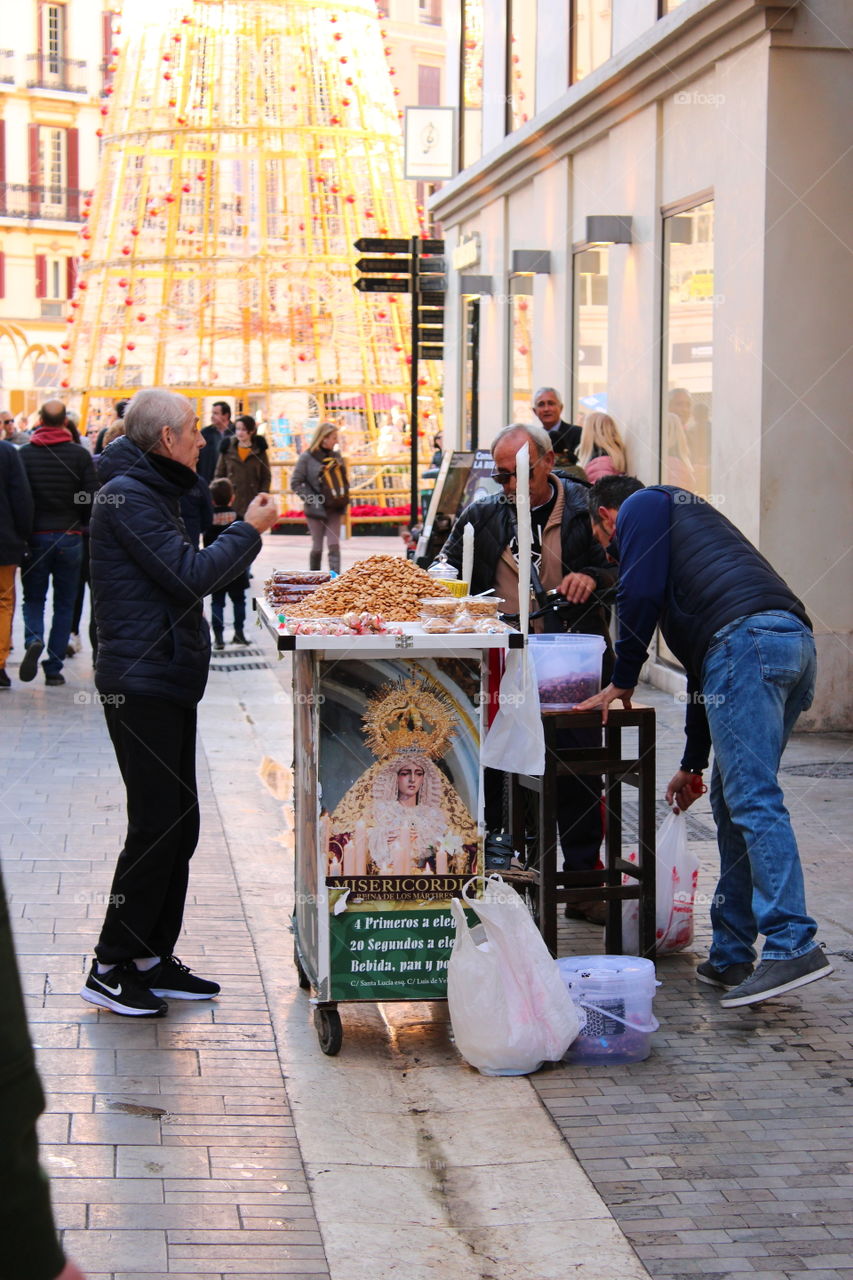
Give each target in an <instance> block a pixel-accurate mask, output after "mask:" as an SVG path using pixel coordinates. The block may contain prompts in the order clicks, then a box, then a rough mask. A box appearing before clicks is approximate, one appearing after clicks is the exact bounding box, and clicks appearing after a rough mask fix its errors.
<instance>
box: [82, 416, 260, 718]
mask: <svg viewBox="0 0 853 1280" xmlns="http://www.w3.org/2000/svg"><path fill="white" fill-rule="evenodd" d="M98 472H99V476H100V479H101V480H102V481H103V482H104V483H103V486H102V488H101V489H100V490H99V491H98V494H97V497H96V498H95V504H94V509H93V511H92V523H91V556H92V595H93V598H94V602H95V620H96V623H97V627H98V658H97V665H96V668H95V684H96V686H97V689H98V692H99V693H102V694H111V693H113V694H116V693H124V694H128V693H134V694H135V693H144V694H149V695H150V696H152V697H158V698H169V699H170V700H171V701H173V702H178V703H181V704H182V705H184V706H195V705H196V703H198V701H199V700H200V698H201V696H202V694H203V693H204V687H205V685H206V683H207V673H208V667H209V665H210V629H209V627H208V625H207V622H206V620H205V618H204V614H203V612H202V602H203V600H204V597H205V596H206V595H208V594H209V593H210V592H211V591H214V590H215V589H216V587H217V586H218V585H219V584H222V583H226V582H230V581H231V579H232V578H234V577H236V575H237V574H238V573H241V572H242V571H243V570H244V569H246V568H248V566H249V565H250V564H251V563H252V561H253V560H254V558H255V556H256V555H257V554H258V552H259V551H260V549H261V536H260V534H259V533H258V532H257V530H256V529H253V528H252V526H251V525H250V524H246V523H245V522H244V521H242V520H238V521H235V522H234V524H232V525H231V526H229V528H227V529H226V530H224V532H223V533H222V535H221V537H219V538H217V540H216V542H215V543H214V544H213V546H210V547H206V548H205V549H204V550H203V551H199V550H198V549H197V548H196V547H194V546H193V545H192V543H191V541H190V539H189V538H188V537H187V533H186V530H185V528H184V525H183V522H182V520H181V517H180V514H179V509H178V504H179V500H180V497H181V494H182V493H183V492H184V489H182V487H181V486H180V484H178V483H175V482H174V481H173V480H171V479H170V478H167V477H166V476H165V475H163V474H162V473H161V472H160V471H158V470H157V469H156V468H155V467H154V466H153V465H152V463H151V462H150V461H149V459H148V458H147V457H146V456H145V454H144V453H142V451H141V450H140V449H139V448H138V447H137V446H136V445H135V444H133V443H132V442H131V441H130V440H128V439H127V437H126V436H123V437H121V438H120V439H118V440H115V441H113V443H112V444H111V445H110V446H109V448H108V449H106V450H105V451H104V453H103V454H101V456H100V458H99V464H98Z"/></svg>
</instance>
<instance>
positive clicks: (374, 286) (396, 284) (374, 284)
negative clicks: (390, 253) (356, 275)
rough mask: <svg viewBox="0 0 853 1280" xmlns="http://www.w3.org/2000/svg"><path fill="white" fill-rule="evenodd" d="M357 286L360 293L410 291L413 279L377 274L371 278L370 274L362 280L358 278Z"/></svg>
mask: <svg viewBox="0 0 853 1280" xmlns="http://www.w3.org/2000/svg"><path fill="white" fill-rule="evenodd" d="M355 287H356V289H358V291H359V293H410V292H411V287H412V282H411V280H389V279H387V277H385V276H376V278H375V279H371V277H370V276H363V277H362V279H361V280H356V282H355Z"/></svg>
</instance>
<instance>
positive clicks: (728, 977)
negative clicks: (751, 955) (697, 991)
mask: <svg viewBox="0 0 853 1280" xmlns="http://www.w3.org/2000/svg"><path fill="white" fill-rule="evenodd" d="M754 968H755V966H754V965H753V964H752V963H751V962H750V961H748V960H744V961H742V962H741V963H740V964H730V965H727V966H726V968H725V969H717V968H716V967H715V966H714V965H712V964H711V961H710V960H706V961H705V962H704V964H700V965H699V966H698V967H697V969H696V977H697V978H698V980H699V981H700V982H707V984H708V986H709V987H723V988H724V989H725V990H728V989H729V987H739V986H740V984H741V983H742V982H746V980H747V978H750V977H752V971H753V969H754Z"/></svg>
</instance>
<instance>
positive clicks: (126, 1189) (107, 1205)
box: [0, 537, 853, 1280]
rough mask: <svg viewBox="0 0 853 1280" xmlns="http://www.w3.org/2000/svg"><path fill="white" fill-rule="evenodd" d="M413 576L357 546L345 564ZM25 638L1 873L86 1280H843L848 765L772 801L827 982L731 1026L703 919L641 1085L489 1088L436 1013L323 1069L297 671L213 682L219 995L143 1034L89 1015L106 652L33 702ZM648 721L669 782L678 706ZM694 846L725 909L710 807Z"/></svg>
mask: <svg viewBox="0 0 853 1280" xmlns="http://www.w3.org/2000/svg"><path fill="white" fill-rule="evenodd" d="M265 542H266V545H265V548H264V551H263V553H262V555H261V557H260V558H259V560H258V562H257V565H256V569H255V587H256V589H258V590H259V589H260V583H261V582H262V580H263V577H264V576H266V572H267V571H268V570H269V569H270V568H272V567H273V566H274V565H277V564H281V565H284V564H289V565H295V566H298V567H304V566H305V565H306V564H307V543H306V540H305V539H299V538H296V537H286V538H280V537H267V539H266V540H265ZM399 546H400V544H399V542H398V541H397V540H396V539H362V538H359V539H356V540H354V541H350V542H348V543H346V544H345V546H344V566H345V567H346V566H347V565H348V564H350V563H352V562H353V561H354V559H356V558H361V557H363V556H364V555H367V554H370V553H371V552H373V551H376V550H391V551H396V550H398V548H399ZM16 621H17V626H16V630H15V637H14V643H15V651H14V653H13V655H12V660H11V662H10V663H9V668H8V669H9V673H10V675H11V677H12V679H13V681H14V688H13V690H12V691H10V692H8V693H4V694H2V695H0V697H2V705H0V716H2V721H0V723H2V730H3V732H2V738H0V758H2V763H3V777H4V782H5V785H4V788H3V791H2V804H0V837H2V845H0V848H2V858H3V869H4V875H5V878H6V883H7V889H8V890H9V892H10V896H11V899H12V901H11V908H12V915H13V922H14V926H15V932H16V939H17V944H18V950H19V956H20V963H21V967H22V970H23V974H24V981H25V989H26V991H27V993H28V998H29V1007H30V1016H31V1020H32V1031H33V1037H34V1039H35V1041H36V1043H37V1045H38V1057H39V1063H40V1067H41V1071H42V1074H43V1078H44V1082H45V1086H46V1090H47V1094H48V1111H47V1114H46V1115H45V1116H44V1117H43V1120H42V1123H41V1137H42V1141H43V1144H44V1146H43V1156H44V1162H45V1166H46V1168H47V1170H48V1171H49V1173H50V1175H51V1178H52V1184H53V1193H54V1200H55V1203H56V1213H57V1217H58V1220H59V1222H60V1225H61V1227H62V1229H63V1232H64V1241H65V1246H66V1248H67V1250H68V1251H69V1253H71V1254H72V1255H73V1256H75V1257H76V1258H77V1259H78V1261H79V1262H80V1263H81V1265H83V1266H84V1269H85V1270H86V1271H87V1273H88V1276H89V1280H158V1278H162V1280H166V1277H168V1280H249V1278H250V1277H251V1278H252V1280H273V1277H292V1278H293V1280H299V1278H302V1280H307V1278H308V1277H312V1280H313V1278H316V1277H324V1276H327V1277H331V1280H392V1278H393V1280H397V1278H399V1280H428V1278H434V1277H439V1276H440V1277H442V1278H443V1280H469V1278H470V1280H565V1277H567V1276H579V1277H582V1278H583V1280H611V1277H612V1278H613V1280H634V1278H635V1277H636V1280H641V1278H642V1277H644V1276H647V1275H651V1276H653V1277H661V1278H663V1277H667V1280H673V1278H676V1277H679V1276H685V1277H686V1276H691V1277H693V1276H696V1275H702V1276H705V1277H716V1278H718V1280H723V1278H724V1277H730V1276H731V1277H734V1276H743V1275H746V1276H748V1277H750V1278H751V1280H771V1277H772V1278H773V1280H778V1278H779V1277H787V1276H794V1275H798V1274H800V1273H807V1274H808V1275H809V1276H811V1277H815V1278H817V1280H842V1278H845V1280H853V1244H851V1240H853V1168H851V1163H850V1160H851V1151H853V1106H851V1087H850V1086H851V1082H853V1075H851V1062H853V1045H851V1039H853V1013H851V1009H853V1001H851V997H852V996H853V936H851V933H853V926H852V925H851V911H850V902H851V893H850V888H849V865H850V862H849V854H850V846H851V838H850V831H851V818H853V805H851V801H850V787H849V775H850V772H851V769H850V765H851V760H853V743H851V740H850V739H849V738H845V737H843V736H842V735H826V736H814V735H809V736H803V737H798V738H796V739H795V740H794V742H793V743H792V745H791V747H790V748H789V751H788V753H787V756H786V760H785V773H784V779H785V786H786V795H787V799H788V803H789V807H790V810H791V813H792V816H793V819H794V822H795V825H796V828H797V832H798V835H799V837H800V839H801V847H802V850H803V855H804V865H805V870H806V876H807V883H808V886H809V891H810V905H811V908H812V911H813V912H814V914H816V915H817V917H818V919H819V920H820V921H821V931H820V934H819V937H820V938H821V940H822V941H823V942H824V943H825V944H826V947H827V950H828V952H829V953H831V955H832V961H833V964H834V965H835V968H836V973H835V975H834V976H833V977H831V978H829V979H827V980H825V981H822V982H819V983H816V984H815V985H814V986H812V987H809V988H806V989H805V990H804V991H803V992H802V993H800V994H799V996H794V997H791V998H789V999H787V1000H784V999H782V1000H778V1001H776V1002H774V1003H772V1004H769V1005H766V1006H764V1007H763V1008H759V1009H757V1010H756V1009H753V1010H748V1009H746V1010H730V1011H723V1010H721V1009H720V1008H719V1006H718V1000H717V996H716V995H715V993H714V992H713V990H712V989H711V988H703V987H701V986H699V985H697V984H696V983H695V981H694V979H693V978H692V971H693V968H694V967H695V961H696V958H697V957H703V956H704V955H706V954H707V950H706V947H707V937H708V929H707V907H706V906H700V907H699V908H698V909H697V943H696V949H695V952H693V951H691V952H690V953H688V954H685V955H682V956H679V957H675V958H672V959H669V960H664V961H662V962H661V963H660V965H659V972H658V976H659V978H660V979H661V981H662V984H663V985H662V986H661V988H660V991H659V994H658V996H657V998H656V1001H655V1012H656V1014H657V1016H658V1018H659V1019H660V1021H661V1029H660V1031H659V1032H658V1033H657V1034H656V1035H655V1036H654V1038H653V1046H654V1050H653V1053H652V1056H651V1057H650V1058H649V1060H648V1061H647V1062H645V1063H639V1064H635V1065H627V1066H626V1065H622V1066H618V1067H615V1068H612V1069H611V1070H609V1071H606V1072H605V1071H604V1070H602V1069H599V1068H592V1067H578V1066H571V1067H569V1066H555V1067H551V1068H547V1069H545V1070H543V1071H542V1072H540V1073H538V1074H537V1075H536V1076H534V1077H531V1078H530V1079H487V1078H485V1077H481V1076H479V1075H477V1074H476V1073H475V1072H473V1071H472V1070H471V1069H470V1068H468V1067H467V1066H466V1065H465V1064H464V1063H463V1062H461V1060H460V1059H459V1057H458V1055H457V1053H456V1051H455V1049H454V1048H453V1045H452V1043H451V1040H450V1036H449V1025H448V1021H447V1015H446V1007H445V1006H444V1005H443V1004H429V1003H423V1004H411V1005H402V1004H400V1005H396V1004H394V1005H387V1006H376V1005H363V1006H356V1005H347V1006H342V1009H341V1012H342V1017H343V1023H344V1046H343V1050H342V1052H341V1054H340V1056H339V1057H337V1058H325V1057H324V1056H323V1055H322V1054H321V1053H320V1051H319V1048H318V1046H317V1039H316V1035H315V1033H314V1030H313V1026H312V1023H311V1011H310V1006H309V1004H308V1001H307V999H306V996H305V994H304V993H302V992H300V991H299V990H298V987H297V983H296V975H295V971H294V969H293V966H292V960H291V950H292V940H291V938H290V934H289V932H288V920H289V916H290V907H291V904H292V894H293V885H292V850H293V842H292V809H291V807H290V798H291V795H292V785H291V764H292V744H291V736H290V718H291V717H290V706H289V696H288V691H289V663H288V662H286V661H278V660H277V658H276V655H275V652H274V648H273V644H272V641H271V639H270V638H269V637H268V636H266V635H265V633H262V632H260V631H255V630H252V631H251V632H249V634H250V637H251V638H252V639H253V641H254V643H253V645H252V647H251V649H250V650H248V651H238V650H236V649H228V650H227V651H226V653H225V655H224V656H222V657H217V658H216V659H215V661H214V669H213V671H212V672H211V678H210V683H209V686H208V693H207V695H206V697H205V700H204V702H203V703H202V707H201V715H200V740H201V741H200V748H201V749H200V761H199V763H200V778H201V799H202V839H201V843H200V846H199V850H198V852H197V854H196V858H195V860H194V865H193V868H192V871H191V876H190V899H189V903H188V909H187V915H186V920H185V925H186V937H185V939H182V941H181V946H180V949H179V954H180V956H181V958H182V959H183V960H184V961H185V962H187V963H189V964H191V965H192V966H193V967H197V968H198V970H199V971H200V972H201V973H203V974H206V975H209V976H211V977H214V978H216V979H217V980H219V981H221V982H222V984H223V994H222V996H221V997H220V999H219V1000H217V1001H216V1002H213V1003H211V1004H197V1005H192V1004H187V1005H184V1006H183V1007H182V1006H181V1005H180V1004H179V1003H178V1002H173V1003H172V1005H171V1007H170V1013H169V1015H168V1017H167V1018H166V1019H164V1020H162V1021H147V1020H146V1021H144V1022H142V1023H138V1022H134V1021H132V1020H130V1019H120V1018H118V1017H116V1016H114V1015H111V1014H108V1013H106V1012H99V1011H97V1010H96V1009H94V1008H93V1007H92V1006H90V1005H87V1004H85V1003H84V1002H83V1001H82V1000H81V999H80V998H79V996H78V995H77V992H78V989H79V987H80V985H81V983H82V981H83V978H84V975H85V972H86V969H87V967H88V963H89V960H90V958H91V948H92V945H93V943H94V940H95V938H96V936H97V932H98V928H99V924H100V919H101V917H102V914H103V909H104V895H105V894H106V893H108V891H109V884H110V879H111V874H112V869H113V863H114V859H115V856H116V853H117V851H118V848H119V847H120V843H121V840H122V837H123V833H124V813H123V790H122V787H121V784H120V779H119V776H118V771H117V768H116V765H115V760H114V757H113V753H112V749H111V747H110V743H109V740H108V738H107V734H106V730H105V727H104V723H103V713H102V711H101V709H100V707H99V706H98V705H97V704H96V703H95V701H94V699H93V697H92V693H93V685H92V680H91V667H90V655H89V653H88V648H86V649H85V650H84V653H83V654H81V655H78V656H77V657H76V658H75V659H74V660H73V661H70V662H68V663H67V664H66V669H65V674H66V676H67V678H68V685H67V686H66V687H65V688H63V689H47V688H45V686H44V684H43V681H42V679H41V676H39V677H38V678H37V680H36V681H35V682H34V683H33V684H32V685H29V686H22V685H20V684H19V682H18V680H17V663H18V662H19V661H20V658H21V656H22V653H23V640H22V635H21V628H20V619H19V618H18V619H17V620H16ZM228 634H230V631H229V629H228V627H227V626H226V635H228ZM643 699H644V700H645V701H647V702H650V703H652V704H653V705H654V706H655V707H656V708H657V711H658V725H659V733H658V774H659V778H660V780H661V782H662V784H663V783H665V782H666V780H668V778H669V776H670V775H671V774H672V772H673V770H674V768H675V767H676V765H677V761H678V758H679V756H680V749H681V740H682V738H681V715H682V710H683V708H682V707H681V706H680V705H679V704H678V703H676V702H675V701H674V699H673V698H672V697H671V696H670V695H665V694H662V693H660V692H657V691H655V690H650V689H649V690H644V691H643ZM830 775H831V776H830ZM660 792H661V794H662V792H663V785H661V787H660ZM691 817H692V820H693V821H692V830H693V834H694V836H696V837H697V840H698V843H697V846H696V847H697V849H698V850H699V852H700V856H701V859H702V874H701V878H700V896H701V895H704V897H705V899H706V900H707V897H708V896H709V895H710V894H712V893H713V889H714V877H713V868H714V862H715V850H714V846H713V844H712V842H711V836H712V824H711V821H710V816H709V812H708V806H707V800H706V799H703V800H702V801H701V802H700V803H699V804H698V805H697V806H695V808H694V809H693V810H691ZM563 943H564V947H565V950H566V952H568V950H569V949H571V950H572V951H574V952H575V953H584V952H587V951H590V952H591V951H595V950H600V948H601V931H600V930H596V929H595V928H594V927H593V926H589V925H573V926H571V932H569V927H568V926H565V927H564V935H563Z"/></svg>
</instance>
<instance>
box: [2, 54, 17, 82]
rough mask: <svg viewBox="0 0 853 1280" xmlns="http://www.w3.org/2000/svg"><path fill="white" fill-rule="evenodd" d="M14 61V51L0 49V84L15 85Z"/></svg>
mask: <svg viewBox="0 0 853 1280" xmlns="http://www.w3.org/2000/svg"><path fill="white" fill-rule="evenodd" d="M14 61H15V50H14V49H0V84H14V83H15V71H14Z"/></svg>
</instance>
